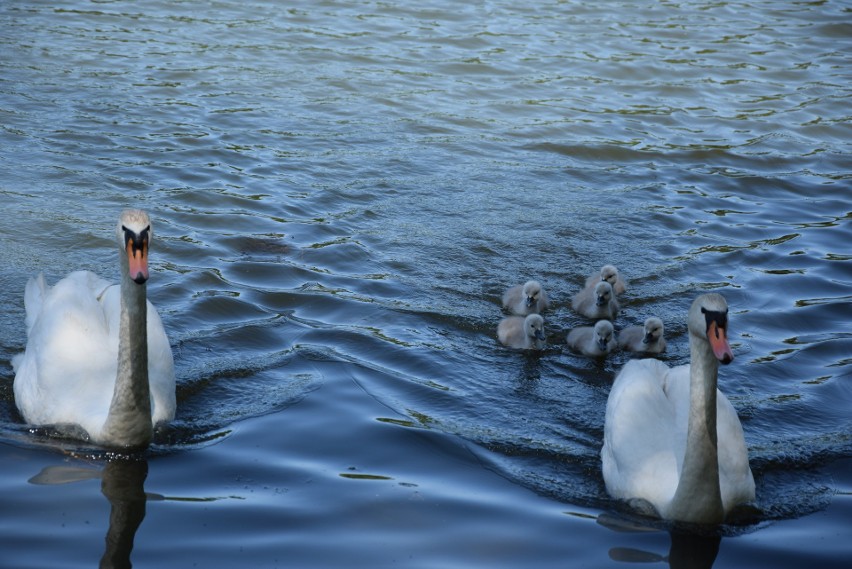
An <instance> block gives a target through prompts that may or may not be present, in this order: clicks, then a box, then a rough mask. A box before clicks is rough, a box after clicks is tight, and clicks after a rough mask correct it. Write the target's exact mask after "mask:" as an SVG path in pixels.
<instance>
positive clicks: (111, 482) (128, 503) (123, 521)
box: [100, 460, 148, 567]
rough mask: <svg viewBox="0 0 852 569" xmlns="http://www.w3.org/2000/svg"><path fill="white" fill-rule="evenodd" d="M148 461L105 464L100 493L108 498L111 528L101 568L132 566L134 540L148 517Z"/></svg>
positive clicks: (118, 461)
mask: <svg viewBox="0 0 852 569" xmlns="http://www.w3.org/2000/svg"><path fill="white" fill-rule="evenodd" d="M147 475H148V462H147V461H144V460H114V461H110V462H108V463H107V464H106V466H105V467H104V470H103V474H102V479H101V492H103V495H104V496H105V497H106V499H107V500H109V504H110V513H109V531H108V532H107V535H106V549H105V550H104V556H103V557H102V558H101V562H100V566H101V567H131V566H132V564H131V563H130V553H131V552H132V551H133V539H134V538H135V537H136V530H137V529H139V525H140V524H141V523H142V520H144V519H145V503H146V501H147V496H146V495H145V487H144V486H145V478H146V476H147Z"/></svg>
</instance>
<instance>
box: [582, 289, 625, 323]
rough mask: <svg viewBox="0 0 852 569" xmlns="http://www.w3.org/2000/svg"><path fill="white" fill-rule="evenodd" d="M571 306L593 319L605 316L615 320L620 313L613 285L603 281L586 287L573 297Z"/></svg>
mask: <svg viewBox="0 0 852 569" xmlns="http://www.w3.org/2000/svg"><path fill="white" fill-rule="evenodd" d="M571 307H572V308H573V309H574V310H576V311H577V312H579V313H580V314H582V315H583V316H585V317H586V318H591V319H593V320H600V319H601V318H605V319H607V320H614V319H615V317H616V315H617V314H618V310H619V306H618V301H617V300H616V299H615V294H613V292H612V285H610V284H609V283H608V282H606V281H601V282H599V283H598V284H596V285H595V286H593V287H591V288H584V289H583V290H581V291H580V292H578V293H577V294H575V295H574V298H572V299H571Z"/></svg>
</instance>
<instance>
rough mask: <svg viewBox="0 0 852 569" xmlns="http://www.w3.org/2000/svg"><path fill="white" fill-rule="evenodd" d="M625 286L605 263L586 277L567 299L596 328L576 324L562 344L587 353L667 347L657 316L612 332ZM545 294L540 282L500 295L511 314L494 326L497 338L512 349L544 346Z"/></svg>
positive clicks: (654, 351) (653, 351)
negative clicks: (592, 321)
mask: <svg viewBox="0 0 852 569" xmlns="http://www.w3.org/2000/svg"><path fill="white" fill-rule="evenodd" d="M626 290H627V285H626V284H625V282H624V280H623V279H622V278H621V276H620V275H619V273H618V269H616V268H615V267H614V266H613V265H604V266H603V267H602V268H601V270H600V272H595V273H593V274H591V275H589V277H588V278H587V279H586V284H585V286H584V287H583V289H582V290H581V291H580V292H578V293H577V294H575V295H574V297H573V298H572V299H571V308H573V309H574V310H575V311H576V312H577V313H578V314H580V315H582V316H585V317H586V318H589V319H591V320H597V322H596V323H595V325H594V326H580V327H577V328H574V329H573V330H571V331H570V332H568V337H567V339H566V343H567V345H568V347H569V348H571V349H572V350H574V351H576V352H579V353H581V354H584V355H586V356H591V357H602V356H606V355H607V354H609V353H610V352H612V351H613V350H615V349H617V348H618V349H622V350H627V351H630V352H639V353H649V354H659V353H661V352H663V351H665V349H666V340H665V338H664V337H663V321H662V320H660V319H659V318H657V317H656V316H651V317H650V318H648V319H646V320H645V323H644V325H643V326H628V327H626V328H624V329H622V330H621V331H620V332H619V333H618V335H617V336H616V333H615V328H614V326H613V324H612V321H613V320H615V317H616V315H617V314H618V311H619V309H620V307H619V304H618V299H617V298H616V297H617V296H618V295H620V294H623V293H624V292H625V291H626ZM548 306H549V301H548V298H547V293H546V292H545V290H544V288H543V287H542V286H541V284H540V283H539V282H538V281H534V280H531V281H527V282H526V283H525V284H523V285H517V286H513V287H511V288H510V289H509V290H507V291H506V292H505V293H504V294H503V309H504V310H506V311H508V312H509V313H511V314H512V315H511V316H507V317H506V318H503V320H501V321H500V323H499V324H498V326H497V339H498V340H500V343H502V344H503V345H505V346H508V347H510V348H516V349H532V350H541V349H543V348H544V347H545V343H546V340H545V334H544V317H542V315H541V313H542V312H543V311H544V310H545V309H547V307H548Z"/></svg>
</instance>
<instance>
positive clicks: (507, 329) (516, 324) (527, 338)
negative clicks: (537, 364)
mask: <svg viewBox="0 0 852 569" xmlns="http://www.w3.org/2000/svg"><path fill="white" fill-rule="evenodd" d="M497 339H498V340H500V343H501V344H503V345H504V346H508V347H509V348H516V349H519V350H541V349H543V348H544V345H545V335H544V318H542V317H541V315H539V314H530V315H528V316H526V317H523V316H507V317H506V318H504V319H503V320H501V321H500V323H499V324H498V325H497Z"/></svg>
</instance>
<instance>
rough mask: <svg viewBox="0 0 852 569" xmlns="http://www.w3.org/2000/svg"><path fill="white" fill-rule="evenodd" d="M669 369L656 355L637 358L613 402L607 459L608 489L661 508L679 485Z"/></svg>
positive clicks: (606, 431)
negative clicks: (668, 392)
mask: <svg viewBox="0 0 852 569" xmlns="http://www.w3.org/2000/svg"><path fill="white" fill-rule="evenodd" d="M668 369H669V368H668V367H667V366H666V365H665V364H663V363H661V362H659V361H657V360H653V359H645V360H631V361H629V362H627V364H625V366H624V368H622V370H621V372H620V373H619V375H618V377H617V378H616V380H615V383H614V384H613V387H612V391H611V392H610V395H609V399H608V401H607V409H606V423H605V426H604V448H603V450H602V451H601V456H602V460H603V473H604V481H605V483H606V486H607V491H608V492H609V493H610V494H611V495H613V496H615V497H617V498H622V499H631V498H643V499H645V500H648V501H649V502H651V503H652V504H653V505H654V506H655V507H656V508H657V509H658V510H661V509H662V506H663V505H665V504H667V503H668V502H669V501H670V500H671V497H672V496H673V495H674V490H675V489H676V487H677V480H678V471H677V459H676V457H675V455H674V452H673V448H674V446H675V443H674V440H673V439H674V433H673V431H674V420H675V418H674V412H673V409H672V406H671V402H670V401H669V400H668V398H667V397H666V394H665V392H664V391H663V381H664V378H665V376H666V374H667V373H668Z"/></svg>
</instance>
